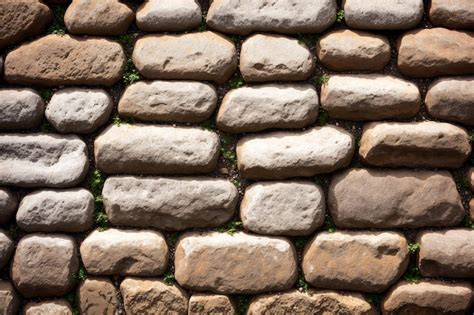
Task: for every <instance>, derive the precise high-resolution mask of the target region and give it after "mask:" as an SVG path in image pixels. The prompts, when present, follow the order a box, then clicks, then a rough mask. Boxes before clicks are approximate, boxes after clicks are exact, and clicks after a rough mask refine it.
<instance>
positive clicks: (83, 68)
mask: <svg viewBox="0 0 474 315" xmlns="http://www.w3.org/2000/svg"><path fill="white" fill-rule="evenodd" d="M124 67H125V54H124V52H123V49H122V46H120V44H118V43H116V42H113V41H110V40H108V39H102V38H88V39H84V38H79V37H71V36H68V35H64V36H59V35H48V36H45V37H42V38H40V39H37V40H35V41H33V42H31V43H27V44H24V45H22V46H20V47H19V48H17V49H15V50H13V51H11V52H10V53H9V54H8V55H7V58H6V60H5V80H6V81H7V82H8V83H11V84H25V85H30V84H33V85H42V86H56V85H106V86H111V85H113V84H114V83H116V82H117V81H118V80H120V79H121V78H122V72H123V69H124Z"/></svg>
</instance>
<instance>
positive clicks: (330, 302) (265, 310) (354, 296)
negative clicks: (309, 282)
mask: <svg viewBox="0 0 474 315" xmlns="http://www.w3.org/2000/svg"><path fill="white" fill-rule="evenodd" d="M247 314H248V315H272V314H348V315H349V314H353V315H375V314H377V312H376V311H375V309H374V308H373V307H372V306H371V305H370V304H369V303H368V302H367V301H366V300H365V299H364V297H363V296H362V295H361V294H358V293H347V292H336V291H314V290H310V291H309V292H308V293H302V292H299V291H297V290H291V291H287V292H282V293H276V294H266V295H260V296H256V297H255V298H254V299H253V300H252V301H251V302H250V305H249V310H248V313H247Z"/></svg>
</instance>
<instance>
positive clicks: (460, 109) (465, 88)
mask: <svg viewBox="0 0 474 315" xmlns="http://www.w3.org/2000/svg"><path fill="white" fill-rule="evenodd" d="M425 105H426V110H427V111H428V113H429V114H430V115H431V116H433V117H434V118H437V119H441V120H450V121H455V122H458V123H462V124H465V125H470V126H472V125H474V77H455V78H443V79H439V80H437V81H435V82H434V83H433V84H432V85H431V86H430V88H429V90H428V93H427V94H426V98H425Z"/></svg>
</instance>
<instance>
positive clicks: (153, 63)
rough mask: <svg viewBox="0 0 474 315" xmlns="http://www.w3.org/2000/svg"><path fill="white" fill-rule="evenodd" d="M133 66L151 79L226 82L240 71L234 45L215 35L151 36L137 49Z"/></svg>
mask: <svg viewBox="0 0 474 315" xmlns="http://www.w3.org/2000/svg"><path fill="white" fill-rule="evenodd" d="M132 58H133V63H134V64H135V66H136V67H137V69H138V71H139V72H140V73H141V74H142V75H143V76H144V77H146V78H148V79H180V80H181V79H185V80H201V81H204V80H206V81H215V82H217V83H220V84H222V83H224V82H226V81H227V80H228V79H229V78H230V77H231V75H232V74H233V73H234V72H235V70H236V68H237V51H236V49H235V46H234V43H233V42H232V41H230V40H229V39H227V38H226V37H224V36H222V35H219V34H217V33H214V32H201V33H189V34H181V35H148V36H145V37H142V38H140V39H139V40H138V41H137V42H136V43H135V48H134V49H133V56H132Z"/></svg>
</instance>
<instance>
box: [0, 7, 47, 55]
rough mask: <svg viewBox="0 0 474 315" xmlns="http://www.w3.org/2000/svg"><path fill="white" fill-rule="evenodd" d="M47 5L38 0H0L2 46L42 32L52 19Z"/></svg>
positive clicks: (0, 43)
mask: <svg viewBox="0 0 474 315" xmlns="http://www.w3.org/2000/svg"><path fill="white" fill-rule="evenodd" d="M52 19H53V14H52V12H51V10H50V9H49V8H48V6H47V5H45V4H43V3H41V2H40V1H37V0H2V1H1V2H0V25H2V27H1V28H0V48H3V47H6V46H10V45H14V44H16V43H18V42H20V41H21V40H22V39H24V38H26V37H28V36H32V35H36V34H39V33H41V32H42V31H43V30H44V29H45V28H46V26H47V25H48V24H49V23H50V22H51V21H52Z"/></svg>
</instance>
